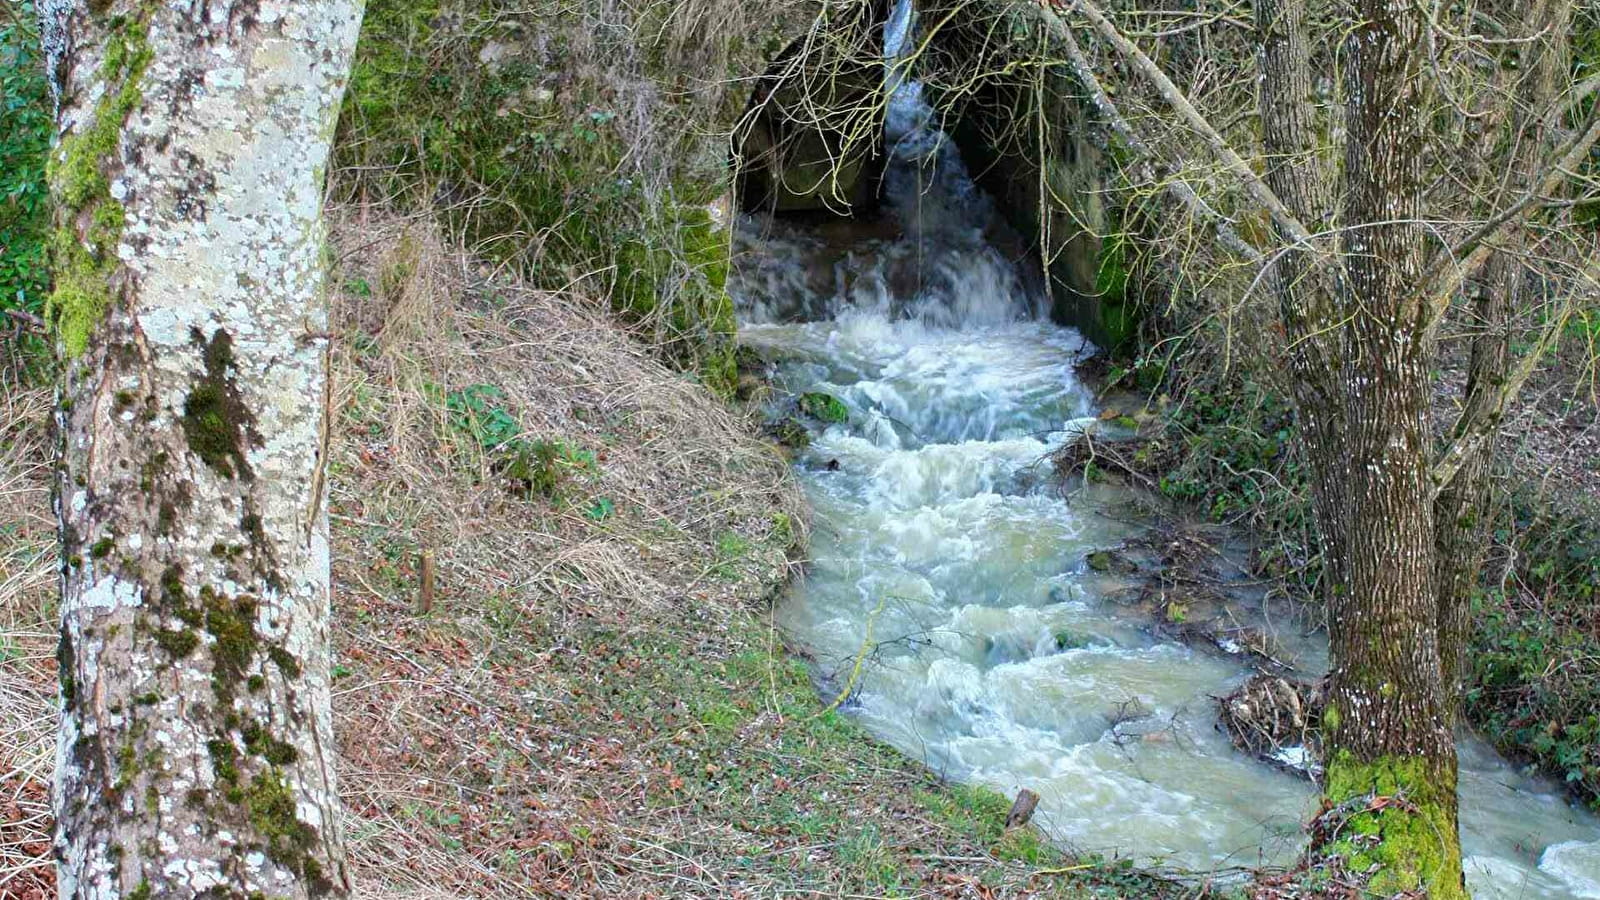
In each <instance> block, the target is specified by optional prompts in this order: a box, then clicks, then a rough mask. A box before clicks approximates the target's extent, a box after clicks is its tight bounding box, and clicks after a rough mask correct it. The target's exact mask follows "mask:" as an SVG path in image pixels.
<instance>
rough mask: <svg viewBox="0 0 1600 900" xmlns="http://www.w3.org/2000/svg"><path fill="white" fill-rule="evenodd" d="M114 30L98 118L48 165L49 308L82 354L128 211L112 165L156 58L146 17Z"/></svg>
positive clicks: (107, 291) (71, 350) (65, 342)
mask: <svg viewBox="0 0 1600 900" xmlns="http://www.w3.org/2000/svg"><path fill="white" fill-rule="evenodd" d="M110 34H111V37H110V40H109V43H108V44H107V47H106V53H105V58H104V60H103V62H102V63H101V71H100V77H101V79H102V80H103V81H104V82H105V84H106V91H105V94H104V95H102V96H101V98H100V101H99V102H98V103H97V104H96V105H95V109H94V114H93V117H92V119H91V123H92V124H90V125H89V126H88V127H87V128H85V129H83V130H82V131H79V132H77V133H74V134H68V135H66V136H65V137H63V138H62V139H61V145H60V147H59V148H58V149H57V150H56V152H55V153H53V154H52V155H51V157H50V164H49V165H48V167H47V169H46V177H47V178H48V179H49V181H50V185H51V190H52V192H53V194H54V195H55V200H56V203H57V205H58V207H59V210H58V212H57V213H56V215H57V224H56V231H55V235H54V236H53V237H52V239H51V243H50V253H51V261H52V268H53V271H54V276H55V287H54V289H53V290H52V291H51V293H50V297H49V299H48V300H47V301H46V304H45V310H46V315H47V318H49V320H50V321H51V322H52V324H53V325H54V327H55V329H56V333H57V335H58V337H59V339H60V341H61V345H62V348H63V350H64V351H65V352H66V354H67V355H68V356H77V355H79V354H81V353H83V351H84V350H85V349H86V348H87V347H88V345H89V335H90V334H91V333H92V332H93V330H94V328H95V326H96V325H98V324H99V323H100V320H101V319H102V318H104V317H105V314H106V311H107V310H108V309H110V307H111V300H112V291H111V278H112V275H113V273H114V272H115V270H116V268H117V266H118V261H117V252H116V251H117V242H118V241H119V240H120V239H121V237H122V227H123V221H124V217H125V214H124V211H123V208H122V205H121V204H120V203H117V202H116V201H114V200H112V199H111V182H110V179H109V178H108V177H107V175H106V171H105V169H106V166H107V164H108V161H109V160H110V159H111V158H112V156H113V155H114V154H115V153H116V152H117V145H118V143H119V142H120V141H121V139H122V129H123V126H124V124H125V123H126V122H127V120H128V116H129V115H131V114H132V113H133V110H134V109H135V108H136V107H137V106H138V105H139V102H140V101H141V100H142V98H143V94H142V92H141V90H140V81H141V80H142V79H143V77H144V73H145V69H146V68H147V67H148V66H149V64H150V57H151V52H150V48H149V45H148V39H147V34H146V30H145V24H144V23H143V22H141V21H135V22H131V23H127V24H124V25H122V26H121V27H120V28H114V29H111V30H110Z"/></svg>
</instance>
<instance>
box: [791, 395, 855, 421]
mask: <svg viewBox="0 0 1600 900" xmlns="http://www.w3.org/2000/svg"><path fill="white" fill-rule="evenodd" d="M800 411H801V412H803V413H805V414H806V415H808V416H811V417H812V418H815V419H817V420H819V421H822V422H827V423H829V424H836V423H840V422H846V421H849V419H850V409H849V408H848V407H846V406H845V405H844V402H843V401H841V400H840V399H839V398H838V397H835V396H833V395H832V394H824V393H822V392H821V391H811V392H809V393H805V394H801V395H800Z"/></svg>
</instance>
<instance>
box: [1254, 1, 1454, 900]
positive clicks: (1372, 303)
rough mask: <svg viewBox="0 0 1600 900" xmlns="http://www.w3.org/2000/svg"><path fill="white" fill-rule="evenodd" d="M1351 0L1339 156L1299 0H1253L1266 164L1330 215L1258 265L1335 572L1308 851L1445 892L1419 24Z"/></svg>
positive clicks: (1309, 209) (1278, 185)
mask: <svg viewBox="0 0 1600 900" xmlns="http://www.w3.org/2000/svg"><path fill="white" fill-rule="evenodd" d="M1356 6H1357V9H1356V10H1355V18H1354V20H1353V21H1352V22H1351V23H1350V25H1349V27H1348V33H1347V37H1346V40H1345V46H1344V55H1345V59H1346V66H1345V70H1344V79H1345V83H1344V85H1343V88H1344V91H1343V93H1344V97H1345V98H1346V99H1345V109H1344V121H1345V123H1346V127H1347V128H1348V137H1347V140H1346V141H1345V142H1344V158H1343V160H1342V162H1341V164H1340V165H1339V166H1337V167H1335V166H1333V165H1332V164H1331V162H1332V161H1331V160H1330V159H1328V158H1326V155H1325V153H1324V151H1323V149H1322V147H1323V143H1322V141H1321V140H1319V135H1318V129H1317V117H1316V110H1315V106H1316V100H1315V93H1314V87H1313V86H1314V81H1313V79H1312V77H1311V65H1310V58H1311V57H1310V53H1311V51H1310V41H1309V34H1308V32H1307V22H1308V18H1309V17H1308V15H1307V10H1306V8H1305V3H1304V0H1269V2H1260V3H1258V4H1257V5H1256V7H1255V10H1256V17H1257V20H1256V26H1257V33H1258V37H1259V39H1260V41H1261V53H1260V64H1261V68H1262V79H1261V82H1260V105H1261V114H1262V135H1263V144H1264V147H1265V150H1266V158H1267V159H1268V160H1269V165H1268V167H1267V169H1266V171H1265V173H1264V178H1265V181H1266V183H1267V184H1268V185H1269V186H1270V188H1271V190H1272V192H1273V193H1274V194H1275V195H1276V196H1277V197H1279V198H1281V199H1282V202H1283V203H1284V205H1285V207H1286V208H1287V211H1288V213H1289V214H1290V215H1292V216H1293V218H1294V219H1295V220H1297V224H1298V223H1313V225H1320V224H1323V223H1327V224H1333V223H1337V224H1338V225H1340V226H1342V230H1341V231H1340V232H1337V233H1335V234H1324V235H1314V234H1308V235H1306V236H1305V238H1307V239H1302V238H1301V237H1300V236H1297V235H1296V234H1293V233H1290V232H1289V231H1288V229H1287V228H1282V227H1280V237H1282V238H1283V239H1284V240H1285V243H1286V245H1287V246H1288V247H1289V251H1288V252H1286V253H1285V254H1284V255H1283V256H1282V258H1281V259H1280V260H1279V261H1278V262H1277V264H1276V265H1275V266H1274V270H1273V271H1271V272H1270V273H1269V274H1270V276H1271V278H1272V284H1273V286H1274V289H1275V290H1276V292H1277V294H1278V300H1279V307H1280V311H1281V315H1282V317H1283V321H1284V324H1285V327H1286V330H1287V332H1288V334H1289V337H1290V340H1291V347H1292V351H1291V353H1292V355H1291V359H1290V371H1291V376H1292V377H1291V382H1292V383H1293V387H1294V391H1295V399H1296V404H1297V407H1298V409H1299V412H1300V419H1301V425H1302V432H1303V435H1304V438H1305V441H1306V447H1307V458H1308V461H1309V463H1310V465H1311V469H1312V476H1313V477H1312V494H1313V501H1314V507H1315V510H1316V514H1317V520H1318V531H1319V534H1320V535H1321V539H1322V552H1323V560H1324V564H1325V566H1326V577H1325V579H1324V583H1325V584H1327V585H1328V586H1329V587H1330V590H1329V591H1328V596H1327V602H1328V630H1329V639H1330V644H1331V655H1332V672H1331V680H1330V685H1329V702H1328V706H1327V712H1326V714H1325V718H1324V722H1323V725H1324V734H1325V736H1326V740H1327V745H1328V747H1329V755H1328V759H1327V760H1326V768H1327V784H1326V794H1327V799H1328V801H1329V802H1330V803H1331V804H1333V805H1334V807H1335V808H1339V809H1341V814H1346V815H1349V816H1350V818H1351V823H1350V824H1349V825H1348V826H1347V827H1346V828H1344V829H1336V830H1332V831H1330V832H1328V833H1327V834H1325V835H1322V837H1324V838H1326V839H1327V840H1328V843H1327V845H1326V846H1322V847H1317V848H1314V851H1315V852H1318V853H1325V854H1332V855H1338V856H1343V857H1347V858H1348V862H1347V865H1348V866H1349V868H1350V869H1352V870H1354V871H1360V872H1371V873H1372V875H1371V878H1372V888H1373V890H1375V891H1376V892H1377V893H1380V894H1384V895H1388V894H1393V893H1398V892H1401V891H1410V890H1417V889H1423V890H1426V891H1428V892H1429V893H1430V894H1431V895H1432V896H1434V897H1436V898H1457V897H1464V896H1465V892H1464V887H1463V882H1462V870H1461V850H1460V842H1459V837H1458V834H1457V821H1456V818H1457V815H1456V756H1455V742H1454V737H1453V734H1452V730H1451V727H1450V721H1449V715H1448V704H1447V702H1446V697H1445V692H1444V682H1443V679H1442V677H1441V668H1440V650H1439V642H1438V641H1439V636H1438V630H1437V628H1436V622H1435V619H1436V610H1437V603H1436V593H1435V583H1434V552H1433V551H1434V527H1433V518H1432V512H1433V507H1432V502H1431V492H1432V482H1431V481H1430V478H1429V464H1430V461H1431V449H1432V447H1431V440H1432V437H1431V432H1430V425H1429V399H1430V395H1431V372H1430V368H1431V361H1432V345H1431V341H1429V340H1428V339H1427V337H1426V334H1427V330H1428V324H1429V319H1428V310H1427V308H1426V307H1425V306H1424V304H1423V303H1422V302H1421V301H1420V298H1419V297H1417V295H1416V294H1415V292H1413V291H1412V290H1411V289H1410V288H1411V286H1412V285H1415V284H1417V283H1418V282H1420V281H1421V279H1422V277H1423V275H1422V263H1423V252H1422V251H1423V244H1422V232H1421V231H1420V229H1419V227H1418V226H1417V225H1416V224H1415V223H1416V221H1417V220H1418V213H1419V210H1420V209H1421V205H1422V192H1423V189H1424V169H1423V166H1424V162H1425V160H1426V158H1427V154H1426V153H1424V152H1423V150H1424V149H1425V146H1426V143H1425V142H1426V133H1425V129H1426V128H1427V119H1426V117H1425V116H1424V115H1423V114H1422V111H1423V110H1425V109H1427V108H1428V107H1427V104H1428V102H1429V98H1428V97H1427V96H1426V94H1427V88H1426V85H1427V81H1426V80H1425V79H1423V78H1422V77H1421V76H1420V73H1419V72H1418V71H1417V65H1418V61H1419V60H1420V59H1421V58H1422V56H1423V54H1421V53H1420V52H1419V51H1420V48H1421V36H1422V28H1423V27H1424V22H1423V20H1422V18H1421V14H1420V13H1418V12H1417V11H1415V10H1412V9H1410V8H1408V7H1404V6H1400V5H1395V4H1389V3H1386V2H1384V0H1357V4H1356ZM1335 172H1337V173H1338V174H1337V176H1335V175H1334V174H1333V173H1335ZM1335 184H1336V187H1337V190H1330V186H1333V185H1335ZM1335 197H1337V198H1338V200H1337V201H1336V200H1335V199H1334V198H1335ZM1318 243H1322V244H1325V246H1317V244H1318ZM1329 251H1332V252H1334V253H1336V254H1337V255H1336V256H1332V257H1330V256H1328V255H1327V253H1328V252H1329ZM1330 259H1331V260H1334V261H1336V263H1337V265H1334V266H1330V265H1328V262H1329V261H1330ZM1352 836H1353V838H1352Z"/></svg>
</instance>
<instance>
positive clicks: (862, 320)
mask: <svg viewBox="0 0 1600 900" xmlns="http://www.w3.org/2000/svg"><path fill="white" fill-rule="evenodd" d="M909 27H910V22H909V15H908V7H907V6H906V5H905V4H904V3H902V5H901V7H900V8H899V9H898V10H897V15H896V17H895V20H894V21H892V22H891V26H890V39H889V42H888V43H889V45H890V51H891V52H893V50H894V49H895V47H896V46H897V45H898V44H899V43H900V42H901V41H902V40H903V38H904V35H905V33H906V30H907V29H908V28H909ZM932 122H933V114H932V111H931V110H930V109H929V107H928V106H927V104H926V103H925V102H924V101H923V99H922V94H921V86H920V85H919V84H917V83H916V82H914V81H907V82H905V83H903V84H899V85H898V86H897V87H895V88H894V90H893V93H892V98H891V101H890V105H889V110H888V119H887V126H886V136H887V139H888V146H889V149H890V161H889V165H888V168H887V171H886V173H885V183H884V194H885V198H886V201H885V202H886V207H887V208H886V211H885V213H884V215H883V220H884V221H882V222H877V223H870V224H867V225H864V226H849V225H843V226H841V225H839V224H834V225H827V226H812V227H806V226H803V225H796V224H793V223H789V222H785V221H783V220H773V219H770V218H766V217H759V216H748V215H747V216H742V217H741V218H740V220H739V222H738V223H737V226H736V229H735V237H734V241H735V251H736V259H737V265H736V271H735V273H734V277H733V279H732V282H731V285H730V286H731V289H732V291H733V293H734V296H735V300H736V302H737V305H738V310H739V314H740V318H741V320H742V321H741V326H740V334H741V341H742V342H743V343H744V344H745V345H746V346H748V347H750V348H752V349H754V350H755V351H757V352H758V353H759V354H761V355H762V357H763V358H764V359H766V360H767V361H768V363H769V365H770V372H771V376H772V379H773V382H774V385H775V387H776V388H777V391H776V393H777V394H779V395H780V396H781V395H787V396H790V397H793V396H799V395H801V394H803V393H805V392H811V391H819V392H825V393H827V394H829V395H831V396H833V397H836V398H838V399H839V400H840V401H842V402H843V404H844V406H845V407H846V408H847V409H848V412H849V416H848V420H847V421H845V422H836V423H832V424H822V423H818V422H816V421H812V422H811V424H810V425H809V426H808V427H809V428H810V444H809V446H808V447H807V448H806V449H804V450H803V451H801V452H800V453H799V454H798V456H797V458H796V461H795V469H796V473H797V475H798V476H799V480H800V482H801V483H802V484H803V485H804V488H805V490H806V493H807V495H808V497H809V499H810V502H811V505H812V508H813V511H814V529H813V544H812V559H811V565H810V568H809V570H808V572H807V575H806V576H805V578H804V579H803V580H802V581H800V582H799V583H798V584H797V585H796V587H795V589H794V591H793V592H792V594H791V595H790V596H789V597H788V599H787V600H786V601H785V602H784V603H783V604H782V605H781V607H780V609H779V613H778V615H779V620H780V624H781V626H782V627H783V628H784V629H786V631H787V632H788V633H789V634H790V636H791V637H792V638H793V639H794V640H795V641H796V642H798V643H799V644H801V645H803V646H805V647H806V648H808V650H809V651H810V652H811V654H812V655H813V656H814V658H815V659H816V661H817V663H816V671H817V675H818V678H819V681H821V682H822V683H823V685H824V687H825V690H827V691H828V692H829V694H830V696H831V695H832V693H834V692H837V691H839V690H840V689H841V688H842V687H845V686H846V683H847V682H848V681H849V679H850V677H851V672H852V671H853V670H854V669H855V668H856V665H855V664H856V660H857V659H858V657H861V658H862V659H863V660H864V664H863V665H861V666H860V675H859V678H858V679H856V680H855V681H854V683H853V684H851V685H850V695H849V702H848V703H847V704H846V706H845V709H846V710H847V712H848V713H849V714H850V715H853V716H855V717H856V718H858V719H859V720H860V721H861V722H862V723H863V724H864V725H865V726H866V727H867V728H868V729H869V730H870V731H871V732H872V733H873V734H875V735H877V736H878V737H879V738H881V739H882V740H884V741H887V742H888V743H890V744H892V745H894V746H895V747H897V748H899V749H900V750H902V751H903V752H905V753H907V754H909V755H911V756H913V757H916V758H918V759H921V760H923V761H925V762H926V763H927V764H928V765H929V766H930V767H932V768H933V769H934V770H936V771H937V772H939V773H941V774H943V775H945V776H947V777H949V778H952V779H957V780H961V781H967V782H975V783H979V784H983V785H987V786H990V787H992V788H994V789H996V790H998V791H1000V792H1002V793H1004V794H1006V795H1007V796H1011V795H1013V794H1015V792H1016V791H1017V790H1018V789H1020V788H1031V789H1032V790H1034V791H1036V792H1038V794H1039V795H1040V797H1041V801H1040V804H1039V808H1038V813H1037V816H1036V818H1035V822H1036V823H1037V824H1038V825H1039V826H1040V827H1041V828H1042V829H1043V830H1044V831H1045V832H1046V834H1048V835H1049V836H1050V837H1051V838H1052V839H1053V840H1055V841H1056V842H1058V843H1059V844H1061V845H1062V846H1064V847H1066V848H1068V849H1070V850H1073V851H1078V852H1092V853H1100V854H1104V855H1106V856H1120V857H1131V858H1133V859H1135V860H1136V861H1138V862H1140V863H1142V864H1160V865H1169V866H1174V867H1178V868H1182V869H1185V870H1190V871H1196V872H1218V871H1223V870H1235V869H1236V868H1238V867H1251V866H1258V865H1263V864H1285V863H1288V862H1290V861H1292V860H1293V858H1294V856H1295V855H1296V853H1298V851H1299V850H1300V849H1301V848H1302V846H1303V844H1304V840H1305V837H1304V833H1303V830H1302V826H1303V824H1304V822H1305V821H1306V820H1307V818H1308V817H1309V816H1310V815H1311V813H1312V812H1313V811H1314V807H1315V802H1316V791H1315V788H1314V787H1313V785H1312V784H1311V783H1310V782H1309V781H1308V780H1306V779H1304V778H1301V777H1297V776H1295V775H1293V774H1290V773H1288V772H1285V771H1283V770H1281V769H1279V768H1275V767H1273V766H1270V765H1267V764H1265V763H1262V762H1260V761H1257V760H1254V759H1251V758H1249V757H1247V756H1246V755H1244V754H1242V753H1240V752H1239V751H1237V750H1235V749H1234V748H1233V746H1232V745H1231V744H1230V743H1229V741H1228V740H1227V738H1226V737H1225V736H1224V735H1222V734H1221V733H1220V731H1219V729H1218V728H1217V727H1216V721H1217V720H1216V703H1215V698H1216V697H1220V696H1223V695H1225V694H1227V693H1228V692H1229V691H1231V690H1232V689H1234V688H1235V687H1237V686H1238V685H1239V684H1240V683H1242V682H1243V681H1244V680H1245V679H1246V678H1247V677H1248V676H1249V675H1250V674H1251V673H1252V670H1251V669H1250V668H1249V667H1248V666H1247V665H1246V664H1245V663H1244V662H1242V661H1240V660H1238V659H1234V658H1230V657H1228V656H1227V655H1226V654H1220V653H1208V652H1205V651H1203V650H1201V649H1197V648H1194V647H1191V646H1188V645H1186V644H1184V643H1182V642H1179V641H1177V640H1175V639H1171V638H1165V639H1163V638H1162V637H1160V636H1158V634H1159V633H1158V632H1153V631H1152V629H1151V628H1150V627H1149V624H1150V622H1149V618H1148V616H1147V615H1142V614H1139V613H1135V612H1132V611H1129V610H1127V609H1126V608H1125V607H1124V606H1122V605H1121V604H1119V603H1118V602H1116V601H1115V599H1114V598H1115V597H1116V595H1117V592H1118V590H1119V589H1123V588H1126V584H1125V583H1123V582H1119V580H1118V577H1117V576H1115V575H1108V574H1106V573H1102V572H1096V571H1094V569H1093V567H1091V566H1090V565H1089V564H1088V562H1087V557H1088V555H1089V554H1090V553H1092V552H1094V551H1096V550H1098V549H1101V548H1107V547H1114V546H1117V545H1118V544H1120V543H1122V542H1125V541H1127V540H1129V539H1131V538H1136V537H1137V536H1139V535H1140V534H1141V533H1143V532H1144V531H1145V530H1146V529H1148V528H1149V525H1150V523H1148V522H1141V521H1140V520H1139V518H1138V514H1137V512H1136V511H1135V510H1136V507H1135V506H1134V505H1133V504H1132V503H1130V502H1129V501H1130V500H1131V497H1130V495H1129V493H1128V489H1127V488H1121V487H1112V486H1107V485H1094V484H1090V485H1085V486H1082V487H1079V488H1077V489H1076V490H1075V491H1073V492H1071V493H1068V494H1064V493H1063V492H1062V490H1061V488H1060V485H1059V484H1058V483H1057V482H1056V481H1055V480H1054V478H1053V475H1052V472H1051V467H1050V465H1049V461H1048V457H1049V455H1050V454H1051V453H1052V451H1054V450H1056V449H1058V448H1060V447H1061V446H1063V445H1065V444H1066V443H1068V442H1070V441H1073V440H1077V439H1078V437H1079V436H1080V435H1081V434H1082V433H1083V432H1084V431H1085V430H1088V429H1093V428H1095V427H1098V426H1097V422H1098V419H1097V416H1096V413H1097V410H1096V408H1095V401H1094V397H1093V395H1092V393H1091V392H1090V391H1089V390H1088V389H1086V388H1085V386H1084V385H1083V384H1082V383H1081V382H1080V381H1079V379H1078V377H1077V373H1076V366H1077V365H1078V364H1079V363H1080V362H1082V361H1083V360H1084V359H1086V358H1087V357H1088V356H1090V355H1091V354H1092V353H1094V352H1095V348H1093V347H1092V346H1090V345H1089V344H1088V343H1087V342H1086V341H1085V340H1084V339H1083V338H1082V337H1081V336H1080V335H1078V334H1077V333H1076V332H1075V331H1073V330H1071V329H1068V328H1062V327H1058V326H1056V325H1053V324H1051V323H1050V322H1049V321H1048V318H1047V317H1046V315H1045V309H1046V298H1045V295H1044V291H1043V289H1042V286H1041V285H1040V283H1039V279H1038V277H1037V275H1033V274H1030V270H1029V267H1028V266H1025V265H1023V266H1019V265H1018V264H1016V262H1015V261H1014V259H1013V257H1014V256H1016V255H1017V254H1016V253H1015V251H1014V249H1013V250H1012V251H1011V252H1007V251H1006V250H1003V249H1002V248H1006V247H1011V248H1015V247H1016V246H1017V245H1018V242H1017V241H1016V240H1015V236H1014V235H1009V233H1008V230H1007V229H1006V227H1005V225H1004V224H1003V223H1002V222H1001V221H1000V219H999V217H998V216H997V215H996V212H995V210H994V207H993V203H992V201H991V200H990V199H989V198H988V197H987V196H986V195H984V194H983V192H982V191H980V190H979V189H978V188H977V187H976V186H975V185H974V184H973V183H972V181H971V180H970V178H969V177H968V176H967V172H966V170H965V168H964V167H963V165H962V162H961V159H960V156H959V154H958V153H957V151H956V150H955V148H954V146H953V145H952V143H951V142H950V141H949V140H947V139H946V136H945V135H944V134H943V133H942V132H940V131H939V130H938V129H937V128H936V127H935V126H934V125H933V123H932ZM791 402H792V401H791ZM1270 612H1271V610H1270V609H1264V608H1261V609H1257V610H1256V615H1257V616H1258V618H1259V623H1258V624H1262V623H1264V626H1265V627H1267V628H1268V629H1269V630H1270V631H1271V632H1272V633H1273V637H1274V638H1275V639H1276V641H1277V643H1278V645H1279V646H1281V647H1284V648H1286V651H1287V652H1289V653H1290V654H1291V655H1292V656H1293V657H1294V658H1295V661H1296V663H1297V668H1298V670H1299V671H1298V674H1301V675H1316V674H1319V673H1320V671H1322V670H1324V669H1325V666H1326V648H1325V642H1324V639H1323V637H1322V636H1321V635H1318V634H1307V633H1303V632H1304V630H1303V629H1301V628H1300V627H1298V625H1297V624H1296V623H1295V621H1294V620H1293V617H1291V616H1288V615H1286V614H1284V615H1279V616H1276V617H1274V616H1271V615H1268V614H1269V613H1270ZM863 653H864V654H865V655H864V656H862V654H863ZM1460 756H1461V788H1460V793H1461V818H1462V821H1461V826H1462V843H1463V851H1464V854H1465V856H1466V857H1467V859H1466V868H1467V877H1468V882H1469V886H1470V887H1471V889H1472V892H1473V895H1474V896H1475V897H1478V898H1501V897H1504V898H1550V900H1576V898H1596V900H1600V821H1597V820H1596V818H1595V817H1593V816H1592V815H1590V814H1588V813H1586V812H1584V811H1582V810H1580V809H1578V808H1575V807H1574V806H1572V805H1571V804H1569V803H1568V802H1567V801H1566V800H1565V799H1564V797H1563V795H1562V793H1561V792H1560V791H1559V789H1558V788H1557V787H1556V786H1555V785H1553V784H1550V783H1547V782H1545V781H1542V780H1540V779H1538V778H1536V777H1533V776H1531V775H1528V774H1526V773H1524V772H1521V771H1519V770H1518V769H1517V768H1516V767H1514V766H1512V765H1511V764H1509V763H1508V762H1506V761H1505V760H1503V759H1501V758H1500V757H1498V756H1497V755H1496V754H1495V753H1494V752H1493V751H1492V750H1490V749H1489V748H1488V747H1487V745H1485V744H1484V743H1483V742H1482V741H1480V740H1478V739H1476V738H1474V737H1471V736H1464V737H1463V739H1462V741H1461V745H1460Z"/></svg>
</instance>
